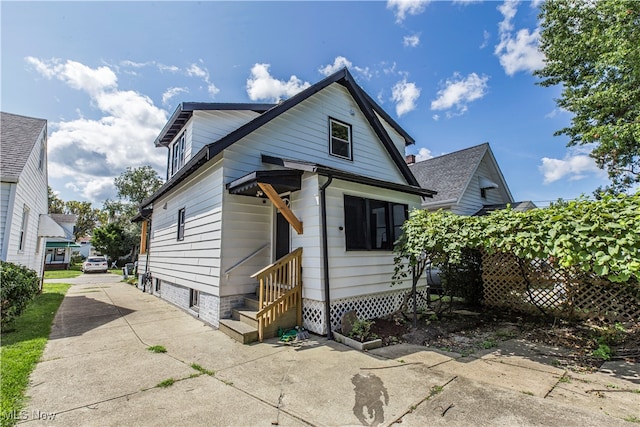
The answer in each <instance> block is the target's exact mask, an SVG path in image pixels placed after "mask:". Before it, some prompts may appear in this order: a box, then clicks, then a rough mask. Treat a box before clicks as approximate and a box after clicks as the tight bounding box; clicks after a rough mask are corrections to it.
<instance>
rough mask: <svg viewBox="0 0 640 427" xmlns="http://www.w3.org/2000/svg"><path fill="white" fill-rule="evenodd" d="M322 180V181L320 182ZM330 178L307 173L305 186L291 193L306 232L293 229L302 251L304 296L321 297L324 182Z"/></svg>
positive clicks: (294, 242)
mask: <svg viewBox="0 0 640 427" xmlns="http://www.w3.org/2000/svg"><path fill="white" fill-rule="evenodd" d="M319 180H320V183H319V182H318V181H319ZM325 180H326V178H319V177H318V175H316V174H310V173H305V174H304V175H303V176H302V188H301V190H300V191H297V192H295V193H293V194H292V195H291V210H292V211H293V212H294V213H295V214H296V216H297V217H298V219H300V220H301V221H302V222H303V227H304V230H303V231H304V233H303V234H300V235H299V234H297V233H296V232H295V230H293V229H292V230H291V248H292V249H296V248H303V251H302V283H303V286H302V297H303V298H310V299H318V297H319V294H318V293H319V292H320V291H321V289H322V286H321V280H322V251H321V245H322V238H321V236H322V234H321V223H320V221H321V220H320V190H319V188H320V185H322V184H323V183H324V182H325Z"/></svg>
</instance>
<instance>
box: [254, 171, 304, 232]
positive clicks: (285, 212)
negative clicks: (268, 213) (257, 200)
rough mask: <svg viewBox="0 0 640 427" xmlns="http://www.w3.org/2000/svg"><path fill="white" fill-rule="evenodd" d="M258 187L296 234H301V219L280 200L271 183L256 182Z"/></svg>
mask: <svg viewBox="0 0 640 427" xmlns="http://www.w3.org/2000/svg"><path fill="white" fill-rule="evenodd" d="M258 186H259V187H260V189H261V190H262V191H263V192H264V194H265V195H266V196H267V197H268V198H269V200H271V203H273V205H274V206H275V207H276V208H277V209H278V210H279V211H280V213H281V214H282V216H283V217H284V218H285V219H286V220H287V222H288V223H289V224H291V226H292V227H293V229H294V230H296V232H297V233H298V234H302V221H300V220H299V219H298V217H296V215H295V214H294V213H293V212H292V211H291V209H289V206H287V204H286V203H285V202H284V200H282V198H281V197H280V196H279V195H278V193H277V192H276V190H275V189H274V188H273V187H272V186H271V184H264V183H262V182H259V183H258Z"/></svg>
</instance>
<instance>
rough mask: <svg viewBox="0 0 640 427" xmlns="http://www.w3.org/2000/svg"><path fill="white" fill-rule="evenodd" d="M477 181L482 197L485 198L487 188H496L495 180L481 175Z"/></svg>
mask: <svg viewBox="0 0 640 427" xmlns="http://www.w3.org/2000/svg"><path fill="white" fill-rule="evenodd" d="M478 183H479V184H480V196H481V197H482V198H483V199H486V198H487V190H491V189H493V188H498V184H496V183H495V182H493V181H491V180H489V179H487V178H485V177H483V176H481V177H479V178H478Z"/></svg>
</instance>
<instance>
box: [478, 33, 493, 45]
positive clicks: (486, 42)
mask: <svg viewBox="0 0 640 427" xmlns="http://www.w3.org/2000/svg"><path fill="white" fill-rule="evenodd" d="M490 38H491V33H489V31H487V30H484V31H483V32H482V44H481V45H480V49H484V48H485V47H487V46H488V45H489V39H490Z"/></svg>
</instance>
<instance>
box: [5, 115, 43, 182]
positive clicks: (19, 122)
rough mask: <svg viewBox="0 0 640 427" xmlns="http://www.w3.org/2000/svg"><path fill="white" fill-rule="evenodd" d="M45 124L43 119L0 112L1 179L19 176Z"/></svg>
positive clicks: (12, 178) (13, 178) (12, 179)
mask: <svg viewBox="0 0 640 427" xmlns="http://www.w3.org/2000/svg"><path fill="white" fill-rule="evenodd" d="M46 126H47V121H46V120H44V119H36V118H33V117H25V116H19V115H17V114H11V113H4V112H0V174H1V175H2V180H3V181H5V180H7V181H15V180H17V179H18V178H19V176H20V174H21V173H22V169H24V165H25V164H26V162H27V159H28V158H29V154H30V153H31V151H32V150H33V146H34V145H35V144H36V142H37V141H38V137H39V136H40V134H41V133H42V130H43V129H44V128H46Z"/></svg>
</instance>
